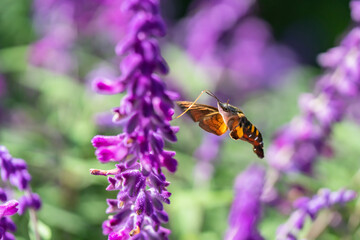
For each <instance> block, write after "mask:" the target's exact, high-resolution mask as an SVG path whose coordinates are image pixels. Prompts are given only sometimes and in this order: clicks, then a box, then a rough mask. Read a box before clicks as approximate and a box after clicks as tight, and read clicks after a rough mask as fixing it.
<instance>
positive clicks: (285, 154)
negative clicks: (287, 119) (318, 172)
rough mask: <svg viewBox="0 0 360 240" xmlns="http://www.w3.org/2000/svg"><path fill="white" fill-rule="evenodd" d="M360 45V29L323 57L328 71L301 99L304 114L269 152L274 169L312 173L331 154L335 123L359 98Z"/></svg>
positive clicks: (322, 63)
mask: <svg viewBox="0 0 360 240" xmlns="http://www.w3.org/2000/svg"><path fill="white" fill-rule="evenodd" d="M352 3H355V2H352ZM351 6H356V5H354V4H351ZM353 10H356V9H353ZM353 12H354V11H353ZM353 15H354V14H353ZM354 20H355V21H356V19H354ZM359 43H360V28H359V27H355V28H353V29H352V30H351V31H350V32H349V33H348V34H347V36H346V37H345V38H344V39H343V40H342V42H341V43H340V45H339V46H338V47H335V48H332V49H330V50H329V51H328V52H326V53H323V54H321V55H320V56H319V59H318V60H319V63H320V64H321V65H322V66H323V67H324V68H325V69H326V70H327V72H326V73H325V74H324V75H323V76H322V77H320V80H319V81H318V83H317V86H316V90H315V92H314V93H313V94H304V95H303V96H301V98H300V100H299V104H300V107H301V110H302V114H301V115H300V116H298V117H296V118H295V119H294V120H293V121H292V122H291V123H290V124H288V125H287V126H285V127H283V129H281V130H280V131H279V132H278V133H277V134H276V136H275V139H274V141H273V143H272V145H271V146H270V147H269V149H268V156H269V158H268V160H269V163H270V165H271V166H273V167H274V168H276V169H278V170H279V171H281V172H288V171H299V172H303V173H308V174H309V173H311V171H312V166H313V164H314V162H315V160H316V159H317V158H318V157H319V155H322V154H323V155H327V154H329V153H331V151H329V147H328V145H327V144H326V140H327V139H328V138H329V135H330V134H331V131H332V128H333V126H334V124H335V123H336V122H339V121H341V120H342V118H343V117H344V114H345V111H346V109H347V106H348V101H349V100H351V99H354V98H355V97H357V96H358V95H359V90H360V44H359Z"/></svg>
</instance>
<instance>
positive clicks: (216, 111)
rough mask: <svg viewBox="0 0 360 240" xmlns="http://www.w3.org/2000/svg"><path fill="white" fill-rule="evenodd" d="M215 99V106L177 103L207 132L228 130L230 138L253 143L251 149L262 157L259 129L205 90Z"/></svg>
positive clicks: (214, 132)
mask: <svg viewBox="0 0 360 240" xmlns="http://www.w3.org/2000/svg"><path fill="white" fill-rule="evenodd" d="M206 93H208V94H209V95H210V96H212V97H214V98H215V99H216V100H217V108H215V107H212V106H209V105H205V104H195V102H194V103H193V102H188V101H178V102H177V104H178V105H179V106H180V108H182V109H183V110H185V111H188V114H189V115H190V116H191V118H192V119H193V120H194V121H195V122H199V126H200V127H201V128H202V129H204V130H205V131H207V132H210V133H213V134H216V135H218V136H220V135H222V134H224V133H225V132H226V131H227V130H228V129H229V130H230V133H229V135H230V137H231V138H232V139H235V140H238V139H241V140H243V141H246V142H249V143H250V144H252V145H253V151H254V152H255V154H256V155H257V156H258V157H259V158H263V157H264V150H263V147H264V143H263V139H262V135H261V133H260V132H259V130H258V129H257V128H256V127H255V126H254V125H253V124H252V123H251V122H250V121H249V120H248V119H247V118H246V117H245V115H244V113H243V112H242V111H241V110H240V109H239V108H237V107H235V106H232V105H230V104H229V103H228V102H226V103H223V102H221V101H220V100H219V99H218V98H217V97H216V96H215V95H214V94H212V93H210V92H208V91H206Z"/></svg>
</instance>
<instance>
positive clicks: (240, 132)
mask: <svg viewBox="0 0 360 240" xmlns="http://www.w3.org/2000/svg"><path fill="white" fill-rule="evenodd" d="M229 135H230V137H231V138H232V139H235V140H238V139H241V140H243V141H246V142H249V143H250V144H252V145H253V146H254V148H253V150H254V152H255V154H256V155H257V156H258V157H259V158H264V150H263V147H264V143H263V139H262V135H261V133H260V132H259V130H258V129H257V128H256V127H255V126H254V125H253V124H252V123H251V122H250V121H249V120H247V118H246V117H243V118H242V119H241V120H240V123H239V125H238V126H236V127H235V128H233V129H232V131H231V132H230V133H229Z"/></svg>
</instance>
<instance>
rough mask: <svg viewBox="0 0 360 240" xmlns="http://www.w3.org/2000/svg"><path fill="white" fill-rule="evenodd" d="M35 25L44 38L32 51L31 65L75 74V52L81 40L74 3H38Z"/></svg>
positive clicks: (37, 0) (35, 10) (39, 1)
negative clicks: (76, 42)
mask: <svg viewBox="0 0 360 240" xmlns="http://www.w3.org/2000/svg"><path fill="white" fill-rule="evenodd" d="M33 7H34V19H35V21H34V23H35V27H36V28H37V30H38V32H39V34H40V35H42V38H41V39H39V40H38V41H37V42H35V43H34V44H33V46H32V48H31V49H30V54H29V61H30V63H31V64H33V65H35V66H39V67H44V68H47V69H50V70H54V71H57V72H61V73H70V72H72V71H74V70H75V65H76V62H74V58H73V57H72V54H71V50H72V48H73V45H74V41H75V39H76V37H77V33H76V29H75V24H74V4H73V2H72V1H58V0H52V1H46V0H45V1H44V0H35V1H34V4H33Z"/></svg>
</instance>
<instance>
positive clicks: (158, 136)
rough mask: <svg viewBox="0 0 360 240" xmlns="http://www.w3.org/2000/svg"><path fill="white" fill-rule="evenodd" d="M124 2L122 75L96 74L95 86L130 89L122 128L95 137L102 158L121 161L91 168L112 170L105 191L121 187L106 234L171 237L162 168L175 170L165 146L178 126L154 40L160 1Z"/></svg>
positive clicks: (160, 32)
mask: <svg viewBox="0 0 360 240" xmlns="http://www.w3.org/2000/svg"><path fill="white" fill-rule="evenodd" d="M121 7H122V9H123V10H124V12H125V13H126V14H131V15H132V18H131V21H130V22H129V29H128V33H127V35H126V36H125V37H124V39H123V40H122V41H121V42H120V43H119V44H118V45H117V47H116V52H117V53H118V54H121V55H125V57H124V59H123V61H122V63H121V64H120V70H121V72H122V75H121V76H120V77H118V78H115V79H113V80H112V79H105V78H97V79H96V80H95V82H94V85H93V86H94V88H95V89H96V90H97V91H98V92H100V93H104V94H117V93H120V92H124V91H126V92H127V94H126V96H125V97H124V98H123V99H122V100H121V103H120V106H119V107H116V108H115V109H114V110H113V111H114V113H115V116H114V118H113V120H114V121H118V120H120V119H121V120H122V123H123V125H124V128H123V133H121V134H119V135H117V136H95V137H94V138H93V140H92V143H93V146H94V147H95V148H96V152H95V154H96V156H97V158H98V160H99V161H100V162H102V163H108V162H116V163H117V164H116V168H115V169H112V170H108V171H104V170H98V169H91V173H92V174H94V175H104V176H108V175H111V176H109V177H108V181H109V186H108V187H107V190H109V191H118V194H117V198H116V199H108V200H107V203H108V206H109V207H108V209H107V213H111V214H113V216H112V217H111V218H110V219H109V220H106V221H105V222H104V223H103V233H104V234H106V235H108V239H112V240H117V239H129V238H131V239H168V235H169V234H170V231H169V230H167V229H165V228H163V227H161V224H163V223H166V222H168V215H167V213H166V212H165V211H164V209H163V204H164V203H165V204H169V203H170V200H169V197H170V195H171V194H170V193H169V192H168V191H167V190H166V188H167V186H168V185H169V182H167V181H166V178H165V175H164V174H163V173H162V168H163V167H165V168H167V170H168V171H170V172H175V171H176V167H177V161H176V160H175V159H174V155H175V152H172V151H167V150H165V149H164V141H165V139H166V140H168V141H176V136H175V134H176V132H177V131H178V128H176V127H172V126H170V124H169V121H170V120H171V119H172V115H173V113H174V110H173V100H174V99H175V97H176V94H174V93H171V92H169V91H167V90H166V89H165V84H164V83H163V82H162V81H161V79H160V77H159V76H158V75H157V73H161V74H165V73H167V72H168V67H167V64H166V62H165V60H164V59H163V58H162V56H161V54H160V48H159V45H158V42H157V40H156V39H155V37H161V36H164V34H165V26H164V23H163V20H162V18H161V16H160V15H159V3H158V1H156V0H141V1H140V0H127V1H123V2H122V6H121Z"/></svg>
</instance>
